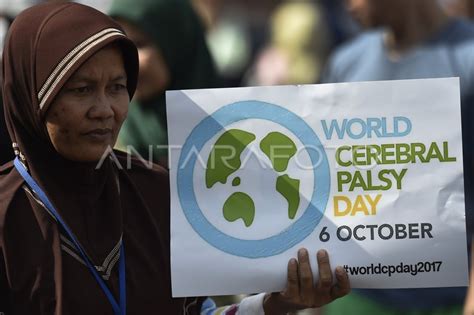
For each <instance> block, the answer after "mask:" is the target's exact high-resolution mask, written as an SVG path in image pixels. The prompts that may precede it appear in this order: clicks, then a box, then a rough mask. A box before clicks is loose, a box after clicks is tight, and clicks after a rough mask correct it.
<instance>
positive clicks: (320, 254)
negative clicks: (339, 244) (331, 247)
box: [318, 249, 328, 258]
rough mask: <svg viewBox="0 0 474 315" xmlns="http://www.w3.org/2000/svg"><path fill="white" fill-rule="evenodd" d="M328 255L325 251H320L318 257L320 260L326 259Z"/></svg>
mask: <svg viewBox="0 0 474 315" xmlns="http://www.w3.org/2000/svg"><path fill="white" fill-rule="evenodd" d="M327 255H328V253H327V252H326V251H325V250H324V249H320V250H318V257H319V258H324V257H326V256H327Z"/></svg>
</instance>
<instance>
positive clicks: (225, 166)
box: [206, 129, 255, 188]
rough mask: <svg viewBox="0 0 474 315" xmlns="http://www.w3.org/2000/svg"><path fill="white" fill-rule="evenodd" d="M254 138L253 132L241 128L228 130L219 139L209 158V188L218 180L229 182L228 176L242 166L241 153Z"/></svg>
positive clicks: (207, 170) (207, 181)
mask: <svg viewBox="0 0 474 315" xmlns="http://www.w3.org/2000/svg"><path fill="white" fill-rule="evenodd" d="M253 140H255V135H254V134H253V133H250V132H246V131H243V130H239V129H231V130H228V131H226V132H224V133H223V134H222V136H220V137H219V139H217V141H216V143H215V144H214V146H213V148H212V150H211V153H209V157H208V159H207V169H206V187H207V188H211V187H212V186H214V184H215V183H217V182H220V183H222V184H225V183H226V182H227V178H228V177H229V176H230V175H231V174H232V173H234V172H235V171H236V170H238V169H239V168H240V166H241V164H242V162H241V160H240V154H241V153H242V151H243V150H244V149H245V148H246V147H247V146H248V145H249V143H250V142H252V141H253ZM231 148H233V149H231Z"/></svg>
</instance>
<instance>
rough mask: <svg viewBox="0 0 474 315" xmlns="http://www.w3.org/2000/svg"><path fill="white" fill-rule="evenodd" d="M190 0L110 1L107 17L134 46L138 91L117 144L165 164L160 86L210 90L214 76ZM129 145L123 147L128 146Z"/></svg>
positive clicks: (164, 109)
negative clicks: (109, 16) (137, 70)
mask: <svg viewBox="0 0 474 315" xmlns="http://www.w3.org/2000/svg"><path fill="white" fill-rule="evenodd" d="M190 2H191V1H189V0H154V1H148V0H114V1H113V2H112V8H111V9H110V15H111V16H112V17H114V18H115V19H116V20H117V21H118V22H119V24H120V25H121V26H122V27H123V28H124V30H125V32H126V33H127V35H128V36H129V37H130V39H132V40H133V41H134V42H135V44H136V45H137V47H138V53H139V59H140V71H139V73H140V74H139V78H138V85H137V91H136V93H135V97H134V100H133V102H132V104H131V105H130V112H129V115H128V117H127V120H126V121H125V123H124V126H123V128H122V130H121V132H120V137H119V147H121V148H123V149H127V150H128V151H130V152H134V153H138V154H140V155H141V156H142V157H143V158H144V159H146V160H151V161H155V162H158V163H160V164H162V165H164V166H167V156H168V150H167V147H166V146H167V144H168V134H167V123H166V106H165V90H181V89H198V88H213V87H217V86H218V79H217V74H216V71H215V68H214V64H213V62H212V59H211V56H210V53H209V50H208V48H207V46H206V41H205V38H204V29H203V26H202V23H201V21H200V19H199V17H198V16H197V14H196V13H195V11H194V9H193V8H192V6H191V3H190ZM127 146H128V148H127Z"/></svg>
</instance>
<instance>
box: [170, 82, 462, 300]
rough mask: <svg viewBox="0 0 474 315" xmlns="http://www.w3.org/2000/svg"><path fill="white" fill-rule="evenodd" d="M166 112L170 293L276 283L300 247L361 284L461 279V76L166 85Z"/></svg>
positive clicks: (269, 287)
mask: <svg viewBox="0 0 474 315" xmlns="http://www.w3.org/2000/svg"><path fill="white" fill-rule="evenodd" d="M167 110H168V129H169V131H168V133H169V144H170V154H169V158H170V184H171V267H172V289H173V296H197V295H224V294H238V293H253V292H271V291H279V290H282V289H283V288H284V286H285V280H286V265H287V262H288V260H289V259H290V258H292V257H296V253H297V250H298V249H299V248H301V247H306V248H307V249H308V250H309V251H310V253H314V254H312V256H311V260H312V261H311V263H312V265H313V271H314V273H315V277H316V275H317V267H316V265H315V263H316V257H315V253H316V251H317V250H318V249H320V248H325V249H326V250H328V252H329V255H330V260H331V265H332V267H333V268H335V267H336V266H337V265H342V266H345V267H346V270H348V272H349V275H350V279H351V285H352V287H353V288H415V287H440V286H465V285H467V283H468V276H467V251H466V249H467V245H466V235H465V211H464V192H463V171H462V142H461V114H460V94H459V79H457V78H447V79H428V80H403V81H382V82H361V83H341V84H322V85H305V86H278V87H255V88H233V89H208V90H186V91H168V92H167ZM331 126H332V132H331ZM344 127H345V128H344ZM216 145H217V146H216ZM344 146H348V147H347V148H343V147H344ZM354 146H361V147H359V148H357V147H356V148H354ZM367 146H369V148H368V147H367ZM341 148H342V149H341ZM423 148H424V149H423ZM219 150H221V151H219ZM222 150H224V151H222ZM225 150H227V151H225ZM423 150H424V152H423ZM353 152H355V154H353ZM416 152H417V153H416ZM292 154H293V155H292ZM368 156H369V159H370V163H369V164H371V165H363V164H364V163H365V164H367V163H368V162H367V161H368ZM413 156H415V157H413ZM337 157H338V159H339V161H338V160H337ZM210 159H212V160H211V161H209V160H210ZM272 159H273V162H272ZM354 161H355V163H354ZM406 161H408V162H406ZM286 162H287V163H286ZM348 163H349V164H351V163H352V164H358V165H348ZM389 185H390V186H389ZM291 187H293V188H291ZM295 187H296V188H295ZM347 201H349V202H350V204H351V206H350V207H348V202H347ZM336 203H337V205H338V206H339V207H338V209H339V210H338V211H336V210H335V206H336ZM349 233H350V235H349ZM328 235H329V239H327V236H328Z"/></svg>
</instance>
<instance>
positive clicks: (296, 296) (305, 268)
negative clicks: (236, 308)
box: [263, 248, 351, 315]
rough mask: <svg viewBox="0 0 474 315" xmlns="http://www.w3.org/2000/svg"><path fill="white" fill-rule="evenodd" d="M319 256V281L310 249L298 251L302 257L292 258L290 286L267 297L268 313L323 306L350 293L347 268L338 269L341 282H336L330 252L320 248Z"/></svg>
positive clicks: (274, 313)
mask: <svg viewBox="0 0 474 315" xmlns="http://www.w3.org/2000/svg"><path fill="white" fill-rule="evenodd" d="M316 257H317V261H318V269H319V279H318V281H317V282H316V283H315V282H314V280H313V273H312V271H311V265H310V263H309V256H308V251H307V250H306V249H304V248H302V249H300V250H299V251H298V260H296V259H294V258H292V259H290V261H289V262H288V280H287V284H286V288H285V290H284V291H282V292H280V293H271V294H267V295H266V296H265V299H264V301H263V309H264V311H265V314H267V315H280V314H286V313H288V312H294V311H297V310H301V309H305V308H315V307H320V306H323V305H326V304H328V303H330V302H332V301H334V300H335V299H337V298H340V297H342V296H344V295H346V294H348V293H349V292H350V290H351V288H350V284H349V277H348V275H347V273H346V271H345V270H344V268H342V267H337V268H336V280H337V281H336V284H335V285H333V276H332V272H331V266H330V264H329V256H328V253H327V252H326V251H325V250H319V251H318V253H317V254H316Z"/></svg>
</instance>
